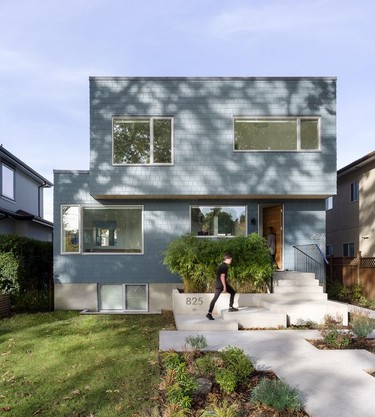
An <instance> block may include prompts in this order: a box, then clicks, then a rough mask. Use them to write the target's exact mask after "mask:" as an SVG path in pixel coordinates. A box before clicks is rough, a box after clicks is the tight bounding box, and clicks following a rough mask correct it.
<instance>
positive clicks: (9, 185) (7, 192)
mask: <svg viewBox="0 0 375 417" xmlns="http://www.w3.org/2000/svg"><path fill="white" fill-rule="evenodd" d="M1 195H2V196H3V197H6V198H9V199H11V200H14V169H12V168H10V167H9V166H8V165H5V164H1Z"/></svg>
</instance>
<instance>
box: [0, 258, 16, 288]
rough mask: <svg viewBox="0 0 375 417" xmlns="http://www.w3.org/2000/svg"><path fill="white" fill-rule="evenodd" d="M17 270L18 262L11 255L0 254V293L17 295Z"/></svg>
mask: <svg viewBox="0 0 375 417" xmlns="http://www.w3.org/2000/svg"><path fill="white" fill-rule="evenodd" d="M18 268H19V262H18V260H17V259H16V257H15V256H14V254H13V253H11V252H5V253H0V293H3V294H18V293H19V290H20V284H19V281H18Z"/></svg>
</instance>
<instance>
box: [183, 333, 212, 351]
mask: <svg viewBox="0 0 375 417" xmlns="http://www.w3.org/2000/svg"><path fill="white" fill-rule="evenodd" d="M186 343H187V344H189V345H190V346H191V347H192V349H194V350H203V349H205V348H206V347H207V340H206V338H205V337H204V336H203V335H197V336H191V335H190V336H188V337H187V338H186Z"/></svg>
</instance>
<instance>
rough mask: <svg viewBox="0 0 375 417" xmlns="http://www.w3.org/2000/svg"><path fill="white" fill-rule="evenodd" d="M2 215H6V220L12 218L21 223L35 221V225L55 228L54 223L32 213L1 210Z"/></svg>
mask: <svg viewBox="0 0 375 417" xmlns="http://www.w3.org/2000/svg"><path fill="white" fill-rule="evenodd" d="M0 215H4V216H5V218H9V217H11V218H13V219H15V220H20V221H33V222H35V223H40V224H42V225H44V226H47V227H50V228H52V227H53V223H52V222H50V221H49V220H46V219H43V218H42V217H39V216H35V215H34V214H31V213H26V212H24V213H17V212H13V211H10V210H6V209H3V208H0ZM0 220H1V219H0Z"/></svg>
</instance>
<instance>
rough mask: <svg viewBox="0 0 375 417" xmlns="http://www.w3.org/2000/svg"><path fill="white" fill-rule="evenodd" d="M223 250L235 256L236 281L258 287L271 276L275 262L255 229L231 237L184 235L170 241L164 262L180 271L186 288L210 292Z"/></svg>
mask: <svg viewBox="0 0 375 417" xmlns="http://www.w3.org/2000/svg"><path fill="white" fill-rule="evenodd" d="M224 253H230V254H231V255H232V257H233V260H234V262H233V264H232V267H231V268H230V270H229V278H230V279H231V281H232V282H233V283H234V284H235V285H238V286H243V285H245V286H246V285H247V286H249V284H251V286H252V287H253V288H255V289H258V290H259V289H263V287H264V284H265V283H266V282H267V281H268V280H269V279H270V278H271V276H272V272H273V271H274V265H272V263H271V261H270V256H269V251H268V248H267V243H266V241H265V239H264V238H262V237H260V236H259V235H258V234H256V233H252V234H251V235H250V236H248V237H245V236H237V237H234V238H231V239H207V238H199V239H198V238H197V237H196V236H194V235H191V234H189V235H185V236H181V237H179V238H177V239H175V240H173V241H171V242H170V243H169V244H168V246H167V249H166V251H165V252H164V261H163V263H164V265H166V266H167V268H168V269H169V270H170V272H172V273H175V274H178V275H180V277H181V278H182V280H183V283H184V290H185V291H186V292H209V291H212V289H213V285H214V281H215V277H216V271H217V267H218V265H219V264H220V262H221V261H222V257H223V254H224Z"/></svg>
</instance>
